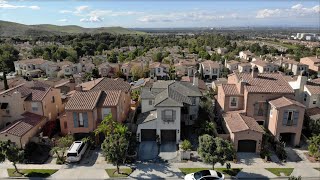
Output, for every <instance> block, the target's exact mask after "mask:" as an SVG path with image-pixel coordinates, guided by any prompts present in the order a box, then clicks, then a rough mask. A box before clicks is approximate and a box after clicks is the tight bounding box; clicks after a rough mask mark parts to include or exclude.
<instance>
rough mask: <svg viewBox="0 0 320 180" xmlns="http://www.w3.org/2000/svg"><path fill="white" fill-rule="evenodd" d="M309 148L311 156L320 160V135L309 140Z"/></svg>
mask: <svg viewBox="0 0 320 180" xmlns="http://www.w3.org/2000/svg"><path fill="white" fill-rule="evenodd" d="M308 143H309V146H308V151H309V154H310V155H311V156H313V157H315V158H316V159H319V158H320V148H319V147H320V134H319V135H317V136H316V135H314V136H312V137H311V138H310V139H309V140H308Z"/></svg>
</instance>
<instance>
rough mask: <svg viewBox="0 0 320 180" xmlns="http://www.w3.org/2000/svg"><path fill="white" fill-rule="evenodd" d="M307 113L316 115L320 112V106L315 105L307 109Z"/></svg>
mask: <svg viewBox="0 0 320 180" xmlns="http://www.w3.org/2000/svg"><path fill="white" fill-rule="evenodd" d="M306 113H307V115H308V116H314V115H317V114H320V108H319V107H314V108H310V109H307V110H306Z"/></svg>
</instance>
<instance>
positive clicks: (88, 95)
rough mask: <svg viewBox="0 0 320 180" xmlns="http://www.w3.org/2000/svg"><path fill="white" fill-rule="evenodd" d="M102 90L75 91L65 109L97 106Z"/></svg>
mask: <svg viewBox="0 0 320 180" xmlns="http://www.w3.org/2000/svg"><path fill="white" fill-rule="evenodd" d="M101 93H102V91H86V92H79V91H77V92H75V93H74V94H73V96H72V97H71V98H70V100H69V101H68V102H67V104H66V107H65V109H66V110H75V111H77V110H92V109H94V108H95V107H96V106H97V102H98V100H99V98H100V95H101Z"/></svg>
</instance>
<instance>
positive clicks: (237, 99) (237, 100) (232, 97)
mask: <svg viewBox="0 0 320 180" xmlns="http://www.w3.org/2000/svg"><path fill="white" fill-rule="evenodd" d="M233 99H236V103H237V104H236V106H231V101H232V100H233ZM238 105H239V98H238V97H234V96H231V97H230V99H229V108H238Z"/></svg>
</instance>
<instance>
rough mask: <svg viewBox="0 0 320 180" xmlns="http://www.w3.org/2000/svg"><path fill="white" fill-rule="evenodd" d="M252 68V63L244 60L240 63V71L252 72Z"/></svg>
mask: <svg viewBox="0 0 320 180" xmlns="http://www.w3.org/2000/svg"><path fill="white" fill-rule="evenodd" d="M251 68H252V65H251V64H250V63H246V62H243V63H240V64H238V71H239V72H240V73H249V72H251Z"/></svg>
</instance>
